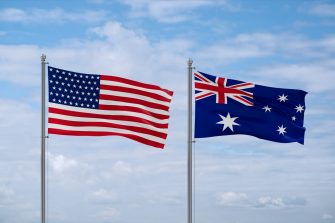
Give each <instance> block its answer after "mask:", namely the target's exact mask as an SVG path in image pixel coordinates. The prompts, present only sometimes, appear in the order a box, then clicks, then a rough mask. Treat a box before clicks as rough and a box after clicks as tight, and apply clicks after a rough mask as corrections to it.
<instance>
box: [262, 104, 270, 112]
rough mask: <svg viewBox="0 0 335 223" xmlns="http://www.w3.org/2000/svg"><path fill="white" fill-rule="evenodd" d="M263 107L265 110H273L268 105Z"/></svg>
mask: <svg viewBox="0 0 335 223" xmlns="http://www.w3.org/2000/svg"><path fill="white" fill-rule="evenodd" d="M262 109H264V110H265V112H271V109H272V108H270V107H269V106H268V105H267V106H264V107H263V108H262Z"/></svg>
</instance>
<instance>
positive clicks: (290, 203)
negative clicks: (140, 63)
mask: <svg viewBox="0 0 335 223" xmlns="http://www.w3.org/2000/svg"><path fill="white" fill-rule="evenodd" d="M217 199H218V201H219V204H220V205H222V206H230V207H244V208H278V209H282V208H289V207H299V206H305V205H306V203H307V202H306V200H305V199H304V198H301V197H287V198H282V197H272V196H261V197H258V198H256V199H255V198H252V197H250V196H248V195H247V194H245V193H239V192H232V191H229V192H221V193H219V194H218V195H217Z"/></svg>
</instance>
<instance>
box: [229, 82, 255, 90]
mask: <svg viewBox="0 0 335 223" xmlns="http://www.w3.org/2000/svg"><path fill="white" fill-rule="evenodd" d="M249 85H250V87H253V86H254V84H252V83H242V84H236V85H233V86H229V87H230V88H234V89H235V88H239V87H245V86H249Z"/></svg>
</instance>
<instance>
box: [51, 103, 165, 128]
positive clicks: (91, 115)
mask: <svg viewBox="0 0 335 223" xmlns="http://www.w3.org/2000/svg"><path fill="white" fill-rule="evenodd" d="M49 112H50V113H55V114H61V115H67V116H74V117H83V118H101V119H108V120H121V121H130V122H138V123H143V124H147V125H151V126H154V127H157V128H162V129H166V128H168V124H160V123H156V122H153V121H150V120H147V119H144V118H138V117H134V116H128V115H103V114H95V113H87V112H78V111H68V110H64V109H59V108H53V107H49Z"/></svg>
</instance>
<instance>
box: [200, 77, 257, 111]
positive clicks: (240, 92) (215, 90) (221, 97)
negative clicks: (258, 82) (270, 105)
mask: <svg viewBox="0 0 335 223" xmlns="http://www.w3.org/2000/svg"><path fill="white" fill-rule="evenodd" d="M194 76H195V81H194V83H195V90H196V91H197V92H196V93H195V100H201V99H204V98H207V97H210V96H213V95H215V97H216V103H218V104H227V103H228V98H230V99H233V100H235V101H237V102H239V103H242V104H244V105H246V106H253V105H254V103H253V102H252V100H250V99H253V93H252V92H249V91H246V90H245V89H248V88H253V87H255V85H254V84H252V83H247V82H242V83H239V84H234V85H229V86H228V85H227V80H228V79H227V78H222V77H216V78H215V82H214V81H212V80H210V79H209V78H207V77H206V75H205V74H204V73H201V72H195V73H194Z"/></svg>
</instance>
